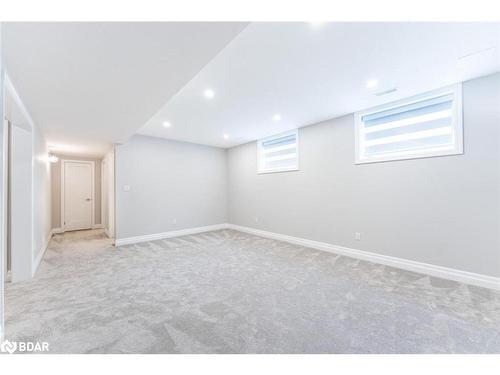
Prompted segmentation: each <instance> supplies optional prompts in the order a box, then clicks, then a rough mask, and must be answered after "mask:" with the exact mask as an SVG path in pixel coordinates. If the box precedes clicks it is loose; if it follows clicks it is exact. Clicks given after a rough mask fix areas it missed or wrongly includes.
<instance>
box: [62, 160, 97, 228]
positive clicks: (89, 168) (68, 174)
mask: <svg viewBox="0 0 500 375" xmlns="http://www.w3.org/2000/svg"><path fill="white" fill-rule="evenodd" d="M93 170H94V165H93V163H92V162H84V161H69V160H63V173H64V174H63V176H64V177H63V191H64V194H63V206H64V208H63V227H64V230H79V229H90V228H92V217H93V211H94V210H93V206H94V202H93V198H94V197H93V190H94V178H93V176H94V171H93Z"/></svg>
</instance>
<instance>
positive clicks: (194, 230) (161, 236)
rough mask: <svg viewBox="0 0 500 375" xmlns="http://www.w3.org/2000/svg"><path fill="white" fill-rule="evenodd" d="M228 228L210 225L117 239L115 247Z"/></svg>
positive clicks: (224, 225) (221, 225) (225, 225)
mask: <svg viewBox="0 0 500 375" xmlns="http://www.w3.org/2000/svg"><path fill="white" fill-rule="evenodd" d="M227 227H228V224H216V225H208V226H206V227H196V228H187V229H180V230H174V231H170V232H163V233H153V234H147V235H145V236H136V237H128V238H117V239H116V240H115V245H116V246H123V245H130V244H134V243H139V242H147V241H154V240H161V239H164V238H172V237H180V236H187V235H189V234H196V233H203V232H211V231H214V230H220V229H225V228H227Z"/></svg>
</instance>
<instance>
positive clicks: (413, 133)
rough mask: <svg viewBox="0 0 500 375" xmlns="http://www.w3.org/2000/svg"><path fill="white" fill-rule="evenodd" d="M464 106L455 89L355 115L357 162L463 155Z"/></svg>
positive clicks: (456, 87)
mask: <svg viewBox="0 0 500 375" xmlns="http://www.w3.org/2000/svg"><path fill="white" fill-rule="evenodd" d="M461 103H462V101H461V90H460V86H459V85H456V86H453V87H451V88H447V89H443V90H439V91H435V92H432V93H427V94H424V95H421V96H418V97H414V98H411V99H407V100H403V101H399V102H397V103H392V104H388V105H385V106H382V107H378V108H375V109H372V110H369V111H365V112H363V113H358V114H356V162H357V163H365V162H375V161H385V160H398V159H409V158H418V157H428V156H442V155H453V154H459V153H462V108H461Z"/></svg>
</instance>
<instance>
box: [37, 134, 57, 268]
mask: <svg viewBox="0 0 500 375" xmlns="http://www.w3.org/2000/svg"><path fill="white" fill-rule="evenodd" d="M33 144H34V155H33V247H34V249H33V259H34V260H35V259H37V257H38V256H39V255H40V254H41V252H43V251H45V249H46V245H47V244H48V241H49V236H50V230H51V229H52V225H51V175H50V163H49V160H48V152H49V151H48V147H47V141H46V139H45V137H44V135H43V134H42V133H41V131H40V129H39V128H38V127H37V126H36V125H35V126H34V129H33ZM33 271H34V270H33Z"/></svg>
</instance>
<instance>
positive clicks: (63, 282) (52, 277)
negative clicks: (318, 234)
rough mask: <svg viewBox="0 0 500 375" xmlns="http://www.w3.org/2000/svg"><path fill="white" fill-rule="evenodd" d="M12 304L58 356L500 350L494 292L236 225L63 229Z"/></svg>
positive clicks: (21, 334)
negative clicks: (135, 233)
mask: <svg viewBox="0 0 500 375" xmlns="http://www.w3.org/2000/svg"><path fill="white" fill-rule="evenodd" d="M5 302H6V338H7V339H10V340H14V341H36V340H40V341H48V342H49V344H50V348H51V352H52V353H500V293H498V292H493V291H491V290H487V289H482V288H478V287H472V286H467V285H463V284H459V283H455V282H451V281H446V280H441V279H436V278H433V277H429V276H424V275H420V274H416V273H411V272H407V271H402V270H398V269H395V268H390V267H386V266H382V265H376V264H372V263H368V262H364V261H358V260H355V259H351V258H347V257H343V256H336V255H334V254H329V253H326V252H321V251H316V250H313V249H308V248H304V247H300V246H295V245H290V244H287V243H284V242H279V241H274V240H270V239H265V238H260V237H255V236H252V235H248V234H244V233H240V232H236V231H232V230H222V231H216V232H210V233H203V234H197V235H192V236H185V237H179V238H172V239H166V240H159V241H152V242H147V243H141V244H136V245H129V246H122V247H118V248H114V247H112V246H110V242H109V240H108V239H106V237H105V236H104V234H103V233H102V231H100V230H97V231H95V230H94V231H82V232H70V233H66V234H63V235H56V236H54V238H53V239H52V241H51V243H50V246H49V249H48V250H47V253H46V255H45V257H44V259H43V261H42V264H41V266H40V269H39V270H38V272H37V274H36V277H35V279H34V280H31V281H27V282H22V283H18V284H8V285H7V287H6V301H5Z"/></svg>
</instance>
